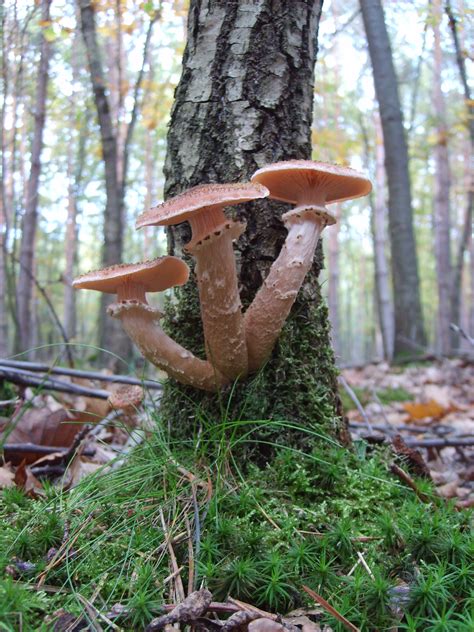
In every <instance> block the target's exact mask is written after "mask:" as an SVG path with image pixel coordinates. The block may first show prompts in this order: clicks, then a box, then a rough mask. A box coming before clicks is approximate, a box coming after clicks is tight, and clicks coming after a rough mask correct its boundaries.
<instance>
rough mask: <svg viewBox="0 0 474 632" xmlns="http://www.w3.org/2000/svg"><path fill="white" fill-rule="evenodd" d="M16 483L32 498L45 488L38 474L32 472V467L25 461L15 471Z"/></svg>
mask: <svg viewBox="0 0 474 632" xmlns="http://www.w3.org/2000/svg"><path fill="white" fill-rule="evenodd" d="M14 480H15V484H16V486H17V487H19V488H20V489H22V490H23V491H24V492H25V494H27V495H28V496H30V497H32V498H36V497H37V496H39V495H40V493H41V492H40V490H42V489H43V486H42V485H41V483H40V482H39V480H38V479H37V478H36V476H35V475H34V474H33V473H32V471H31V470H30V468H29V467H28V466H27V465H26V463H25V461H22V462H21V463H20V465H19V466H18V467H17V468H16V472H15V479H14Z"/></svg>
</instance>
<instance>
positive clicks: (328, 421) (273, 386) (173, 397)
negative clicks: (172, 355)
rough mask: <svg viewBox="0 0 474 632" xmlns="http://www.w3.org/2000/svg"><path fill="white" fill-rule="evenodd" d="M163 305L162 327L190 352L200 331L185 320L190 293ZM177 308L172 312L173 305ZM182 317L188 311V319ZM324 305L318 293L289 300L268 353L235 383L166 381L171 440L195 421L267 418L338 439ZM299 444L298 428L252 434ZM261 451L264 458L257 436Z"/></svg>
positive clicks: (193, 297)
mask: <svg viewBox="0 0 474 632" xmlns="http://www.w3.org/2000/svg"><path fill="white" fill-rule="evenodd" d="M170 307H171V308H170V309H169V310H168V331H169V333H170V334H171V335H172V336H173V337H174V338H175V339H176V340H177V341H178V342H180V343H181V344H183V345H185V346H188V347H189V348H191V349H192V350H193V351H194V352H195V353H196V352H197V353H201V354H202V351H203V340H202V332H201V331H199V329H197V330H196V328H195V327H187V326H186V323H187V322H192V318H191V316H192V314H195V313H196V311H198V310H199V301H198V298H197V294H196V293H195V292H192V291H187V292H186V293H185V294H182V295H179V296H178V306H176V305H173V306H170ZM177 310H178V311H177ZM188 317H189V318H188ZM329 332H330V330H329V324H328V316H327V307H326V304H325V303H324V301H323V300H321V299H320V297H319V295H318V296H317V297H316V298H315V300H314V301H313V302H312V303H308V302H307V301H306V302H298V301H297V302H296V304H295V306H294V308H293V311H292V314H291V315H290V317H289V319H288V321H287V323H286V324H285V327H284V328H283V331H282V334H281V336H280V339H279V341H278V343H277V345H276V347H275V349H274V352H273V354H272V357H271V358H270V360H269V361H268V362H267V364H266V365H265V366H264V367H263V368H262V369H261V371H260V372H259V373H258V374H256V375H254V376H250V377H249V378H248V379H247V380H245V381H244V382H237V383H235V384H233V385H232V386H231V387H229V388H228V389H227V390H225V391H223V392H221V393H220V394H218V395H217V396H216V395H215V394H209V393H204V392H199V391H196V390H194V389H191V388H187V387H183V386H181V385H179V384H176V383H175V382H173V381H172V380H169V381H168V382H167V383H166V385H165V390H164V394H163V399H162V403H161V414H162V416H163V418H164V419H166V420H167V422H168V423H169V426H170V428H171V429H172V436H173V438H174V439H178V440H182V439H183V438H185V437H188V438H189V437H190V431H194V432H197V431H198V427H199V426H200V425H201V426H207V427H208V426H212V425H215V426H219V425H221V424H223V423H225V422H226V421H229V420H241V421H243V420H251V419H256V420H259V419H268V420H279V421H288V422H291V421H294V422H297V423H298V424H299V425H301V426H304V427H307V428H312V429H313V430H318V431H319V432H322V433H324V434H327V435H330V436H333V437H337V438H339V439H341V440H342V441H346V436H345V426H344V423H343V422H342V419H341V415H340V412H341V411H340V402H339V398H338V395H337V379H336V378H337V370H336V368H335V365H334V355H333V351H332V348H331V344H330V339H329ZM257 439H258V440H260V441H261V442H262V441H263V440H266V441H267V442H273V441H277V442H281V443H286V444H288V443H290V444H292V445H294V446H295V447H304V445H305V442H306V437H305V436H304V434H303V435H302V434H301V433H300V432H299V431H297V430H295V431H292V432H290V431H288V432H285V433H283V434H282V433H281V432H279V433H278V435H275V433H273V432H269V431H268V429H267V430H265V429H262V428H260V430H259V432H258V436H256V437H255V440H257ZM260 449H261V450H263V452H262V454H263V456H264V457H266V452H265V449H264V448H263V443H260Z"/></svg>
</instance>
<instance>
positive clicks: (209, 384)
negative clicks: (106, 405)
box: [73, 257, 228, 391]
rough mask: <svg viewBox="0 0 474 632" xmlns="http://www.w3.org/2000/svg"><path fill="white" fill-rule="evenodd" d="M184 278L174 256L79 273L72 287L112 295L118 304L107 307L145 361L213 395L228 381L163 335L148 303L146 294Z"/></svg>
mask: <svg viewBox="0 0 474 632" xmlns="http://www.w3.org/2000/svg"><path fill="white" fill-rule="evenodd" d="M188 277H189V268H188V266H187V265H186V263H184V261H181V259H178V258H177V257H158V258H157V259H153V260H151V261H145V262H143V263H134V264H119V265H115V266H110V267H108V268H104V269H102V270H97V271H94V272H89V273H88V274H83V275H82V276H80V277H78V278H77V279H75V280H74V281H73V287H74V288H76V289H86V290H98V291H99V292H106V293H108V294H116V295H117V302H116V303H113V304H112V305H110V306H109V308H108V312H109V314H110V315H111V316H113V317H114V318H119V319H120V320H121V322H122V325H123V328H124V329H125V331H126V332H127V334H128V336H129V337H130V338H131V339H132V340H133V342H134V343H135V344H136V346H137V347H138V348H139V349H140V351H141V353H142V354H143V355H144V356H145V358H147V360H149V361H150V362H152V363H153V364H154V365H155V366H157V367H158V368H160V369H162V370H163V371H166V372H167V373H168V375H169V376H171V377H173V378H174V379H176V380H177V381H178V382H181V383H182V384H187V385H189V386H194V387H196V388H200V389H203V390H206V391H216V390H218V388H219V387H220V386H222V385H223V384H225V383H226V382H227V381H228V380H226V379H225V378H224V376H222V375H221V374H220V373H219V371H217V370H216V369H215V368H214V367H213V366H212V365H211V364H210V363H209V362H206V361H204V360H200V359H199V358H196V356H194V355H193V354H192V353H191V352H190V351H188V350H187V349H185V348H184V347H182V346H181V345H179V344H178V343H176V342H175V341H174V340H173V339H172V338H170V337H169V336H168V335H167V334H165V332H164V331H163V329H162V328H161V326H160V324H159V321H160V318H161V317H162V314H161V313H160V312H159V311H158V310H156V309H153V308H152V307H151V306H150V305H149V304H148V302H147V299H146V292H162V291H163V290H166V289H168V288H170V287H173V286H175V285H183V284H184V283H186V281H187V280H188Z"/></svg>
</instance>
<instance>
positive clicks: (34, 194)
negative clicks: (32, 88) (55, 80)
mask: <svg viewBox="0 0 474 632" xmlns="http://www.w3.org/2000/svg"><path fill="white" fill-rule="evenodd" d="M50 5H51V0H42V2H41V21H42V23H45V22H48V21H49V9H50ZM50 57H51V44H50V43H49V42H48V41H47V39H46V38H45V37H44V36H43V35H41V47H40V60H39V68H38V81H37V84H36V97H35V114H34V118H35V124H34V133H33V142H32V146H31V168H30V175H29V179H28V184H27V190H26V200H25V213H24V215H23V222H22V233H21V246H20V257H19V263H20V269H19V273H18V285H17V313H18V341H17V350H18V351H25V350H27V349H29V347H30V334H31V327H32V316H31V314H32V311H31V300H32V291H33V282H32V278H31V273H32V271H33V256H34V247H35V237H36V226H37V222H38V190H39V178H40V173H41V151H42V149H43V130H44V125H45V120H46V97H47V87H48V78H49V77H48V75H49V60H50Z"/></svg>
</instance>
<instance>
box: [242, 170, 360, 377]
mask: <svg viewBox="0 0 474 632" xmlns="http://www.w3.org/2000/svg"><path fill="white" fill-rule="evenodd" d="M252 182H255V183H260V184H262V185H264V186H266V187H267V188H268V189H269V190H270V198H272V199H274V200H280V201H282V202H289V203H290V204H294V205H295V207H294V208H293V209H291V210H290V211H288V212H287V213H285V214H284V215H283V218H282V219H283V222H284V223H285V226H286V228H287V229H288V235H287V237H286V240H285V243H284V245H283V248H282V250H281V252H280V255H279V256H278V258H277V259H276V261H275V262H274V263H273V265H272V267H271V269H270V272H269V274H268V276H267V278H266V279H265V281H264V282H263V285H262V287H261V288H260V290H259V291H258V292H257V295H256V296H255V299H254V300H253V302H252V304H251V305H250V307H249V308H248V310H247V312H246V313H245V331H246V336H247V346H248V353H249V371H250V372H252V371H256V370H258V369H259V368H260V367H261V366H262V365H263V364H264V362H265V361H266V360H267V359H268V358H269V356H270V354H271V352H272V349H273V347H274V345H275V342H276V341H277V339H278V337H279V335H280V332H281V329H282V327H283V325H284V323H285V321H286V319H287V317H288V314H289V313H290V310H291V307H292V306H293V303H294V302H295V299H296V296H297V294H298V292H299V290H300V288H301V286H302V284H303V281H304V278H305V276H306V274H307V273H308V271H309V270H310V268H311V265H312V262H313V257H314V253H315V250H316V246H317V244H318V240H319V237H320V235H321V231H322V230H323V229H324V228H325V227H326V226H329V225H331V224H334V223H335V222H336V219H335V217H334V216H333V215H332V214H331V213H330V212H329V211H328V210H327V208H326V205H327V204H333V203H335V202H341V201H343V200H349V199H353V198H357V197H361V196H363V195H367V194H368V193H369V192H370V191H371V188H372V185H371V184H370V181H369V180H368V179H367V178H365V177H364V176H363V175H361V174H359V173H358V172H357V171H354V170H353V169H350V168H348V167H339V166H336V165H331V164H326V163H323V162H313V161H311V160H289V161H286V162H277V163H274V164H271V165H267V166H266V167H263V168H262V169H259V170H258V171H256V172H255V173H254V175H253V176H252Z"/></svg>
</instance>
